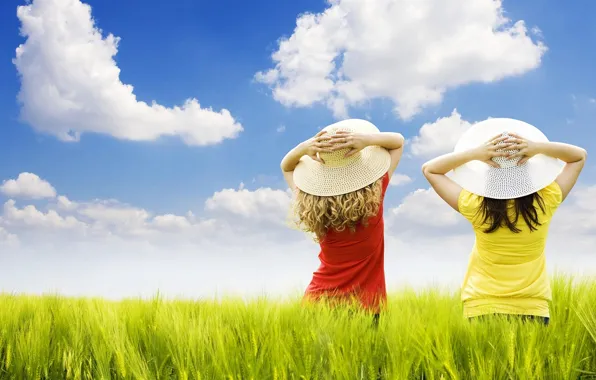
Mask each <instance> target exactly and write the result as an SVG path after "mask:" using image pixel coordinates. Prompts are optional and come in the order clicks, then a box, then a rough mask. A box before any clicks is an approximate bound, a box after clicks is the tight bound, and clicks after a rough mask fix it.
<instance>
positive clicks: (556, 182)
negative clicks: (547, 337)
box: [422, 118, 587, 324]
mask: <svg viewBox="0 0 596 380" xmlns="http://www.w3.org/2000/svg"><path fill="white" fill-rule="evenodd" d="M586 157H587V153H586V151H585V150H584V149H582V148H579V147H576V146H573V145H568V144H562V143H554V142H549V141H548V139H547V138H546V136H544V134H543V133H542V132H540V130H538V129H537V128H535V127H533V126H532V125H530V124H527V123H524V122H522V121H519V120H514V119H504V118H495V119H489V120H486V121H483V122H480V123H477V124H475V125H474V126H473V127H471V128H470V129H469V130H468V131H467V132H466V133H465V134H464V135H463V136H462V137H461V139H460V140H459V142H458V143H457V146H456V147H455V151H454V152H453V153H449V154H446V155H443V156H441V157H438V158H435V159H433V160H431V161H429V162H427V163H425V164H424V165H423V167H422V170H423V173H424V176H425V177H426V178H427V179H428V181H429V182H430V184H431V186H432V187H433V188H434V189H435V191H436V192H437V194H438V195H439V196H440V197H441V198H442V199H443V200H444V201H445V202H447V203H448V204H449V205H450V206H451V207H453V208H454V209H455V210H456V211H458V212H459V213H461V214H462V215H463V216H464V217H465V218H466V219H467V220H468V221H469V222H470V223H471V224H472V226H473V228H474V233H475V235H476V241H475V244H474V248H473V249H472V253H471V255H470V259H469V264H468V269H467V273H466V275H465V278H464V281H463V284H462V296H461V297H462V301H463V306H464V315H465V317H467V318H473V317H478V316H482V315H488V314H501V315H503V314H505V315H518V316H525V317H526V318H530V319H541V320H543V321H544V322H545V323H547V324H548V321H549V317H550V315H549V301H550V300H551V289H550V284H549V277H548V274H547V271H546V265H545V257H544V247H545V244H546V238H547V235H548V229H549V225H550V222H551V219H552V217H553V214H554V213H555V211H556V210H557V208H558V207H559V205H560V204H561V202H563V200H564V199H565V198H566V197H567V195H568V194H569V192H570V191H571V189H572V188H573V186H574V185H575V183H576V181H577V178H578V177H579V174H580V172H581V170H582V169H583V166H584V162H585V160H586ZM451 171H453V172H452V174H451V175H450V176H447V175H446V174H447V173H449V172H451Z"/></svg>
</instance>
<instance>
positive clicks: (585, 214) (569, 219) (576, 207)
mask: <svg viewBox="0 0 596 380" xmlns="http://www.w3.org/2000/svg"><path fill="white" fill-rule="evenodd" d="M594 199H596V185H592V186H581V185H579V186H576V188H575V189H573V190H572V191H571V193H570V195H569V197H568V198H567V199H566V200H565V202H564V203H563V205H561V209H560V210H558V212H557V214H556V216H555V217H556V219H555V220H557V222H556V223H553V224H554V226H553V227H552V230H553V231H554V232H555V233H561V234H565V235H567V236H574V235H584V236H592V237H594V236H596V203H594Z"/></svg>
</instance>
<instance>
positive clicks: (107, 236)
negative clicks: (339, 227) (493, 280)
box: [0, 186, 596, 298]
mask: <svg viewBox="0 0 596 380" xmlns="http://www.w3.org/2000/svg"><path fill="white" fill-rule="evenodd" d="M595 196H596V186H591V187H588V186H584V187H577V188H576V189H574V191H573V192H572V194H571V196H570V197H569V199H568V200H567V201H566V202H565V204H564V206H563V207H562V209H561V210H560V211H559V213H558V215H557V216H556V220H555V221H553V226H552V232H553V233H552V234H551V237H550V238H549V244H548V252H549V253H548V256H549V261H548V262H549V268H550V269H551V270H557V269H564V270H566V271H567V272H569V273H573V272H584V273H596V259H594V257H593V256H594V255H593V254H592V253H593V245H594V244H596V238H594V236H596V219H595V218H594V215H596V212H595V211H596V209H595V206H594V204H593V202H592V201H591V200H592V199H594V197H595ZM63 197H64V198H56V199H53V200H48V201H47V204H45V205H43V204H40V205H38V207H35V206H33V205H24V206H21V205H19V206H18V207H17V205H16V202H15V201H12V200H11V201H8V202H6V204H5V206H4V212H3V213H2V214H1V215H0V247H1V248H0V260H1V262H2V264H3V265H1V266H0V289H2V291H7V292H28V293H42V292H47V291H50V290H51V291H57V292H59V293H61V294H65V295H83V296H89V295H97V296H102V297H110V298H120V297H137V296H143V297H149V296H153V295H154V294H155V293H156V292H157V291H158V290H159V292H160V294H161V295H164V296H167V297H180V296H184V297H219V296H223V295H226V294H228V293H232V294H234V295H240V296H245V297H253V296H261V295H263V294H266V295H268V296H285V297H290V296H291V297H293V296H300V294H301V293H302V291H303V290H304V287H305V286H306V285H307V284H308V281H309V280H310V278H311V276H312V272H313V271H314V270H316V268H317V265H318V264H319V262H318V259H317V253H318V252H319V247H318V246H317V245H316V244H315V243H313V242H312V241H310V240H309V238H308V237H306V236H304V235H303V234H301V233H300V232H298V231H292V230H291V229H289V228H287V227H286V226H284V225H283V222H284V220H285V217H286V212H287V207H288V206H289V203H290V192H289V191H283V190H276V189H271V188H259V189H256V190H252V191H251V190H248V189H245V188H244V187H242V188H241V189H239V190H234V189H227V190H222V191H221V192H217V193H215V194H214V195H213V196H212V197H210V198H209V199H208V200H207V201H206V202H205V209H206V210H204V213H202V215H195V214H194V213H192V212H190V211H189V212H187V213H185V214H184V215H177V214H174V213H164V214H160V215H154V213H152V212H151V211H148V210H145V209H143V208H139V207H136V206H134V205H127V204H123V203H120V202H117V201H114V200H93V201H76V202H74V201H71V200H68V198H66V196H63ZM66 200H68V202H66ZM40 203H41V202H40ZM61 205H62V206H61ZM64 205H69V207H63V206H64ZM386 211H387V213H386V222H387V224H386V261H385V267H386V274H387V276H386V277H387V287H388V289H389V290H390V291H391V290H394V289H396V288H398V287H399V286H402V285H410V286H416V287H418V286H430V285H440V286H449V289H450V290H454V289H456V288H457V286H458V284H459V282H460V281H461V279H462V277H463V273H464V271H465V268H466V264H467V257H468V255H469V252H470V250H471V247H472V244H473V241H474V238H473V234H472V231H471V228H470V226H469V225H468V224H467V222H466V221H465V220H464V219H463V217H461V216H460V215H458V214H457V213H456V212H455V211H453V210H451V209H450V208H449V206H447V205H446V204H445V203H444V202H443V201H442V200H440V198H439V197H438V196H437V195H436V194H435V193H434V192H433V191H432V190H428V189H420V190H417V191H415V192H413V193H411V194H409V195H408V196H406V197H405V198H404V200H403V201H402V204H401V205H400V206H399V207H397V208H395V209H387V210H386ZM19 240H20V242H21V243H20V246H19ZM9 241H12V246H11V245H10V244H8V242H9ZM7 247H8V249H7ZM15 269H16V270H15ZM106 278H110V281H106V280H105V279H106Z"/></svg>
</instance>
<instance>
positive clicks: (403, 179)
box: [389, 173, 413, 186]
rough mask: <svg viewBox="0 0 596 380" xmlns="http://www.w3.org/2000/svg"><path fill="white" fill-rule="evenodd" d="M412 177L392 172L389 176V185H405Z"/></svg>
mask: <svg viewBox="0 0 596 380" xmlns="http://www.w3.org/2000/svg"><path fill="white" fill-rule="evenodd" d="M412 181H413V180H412V178H410V177H409V176H407V175H405V174H400V173H394V174H393V175H392V176H391V181H389V185H391V186H402V185H407V184H408V183H410V182H412Z"/></svg>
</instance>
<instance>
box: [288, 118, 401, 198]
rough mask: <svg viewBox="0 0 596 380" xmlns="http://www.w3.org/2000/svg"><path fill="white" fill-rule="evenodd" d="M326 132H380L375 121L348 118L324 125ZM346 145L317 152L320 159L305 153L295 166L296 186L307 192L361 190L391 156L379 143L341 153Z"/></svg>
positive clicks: (384, 169) (385, 168)
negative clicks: (348, 154)
mask: <svg viewBox="0 0 596 380" xmlns="http://www.w3.org/2000/svg"><path fill="white" fill-rule="evenodd" d="M323 130H324V131H326V132H327V134H328V135H329V136H332V135H334V134H335V133H337V132H338V131H349V132H352V133H368V134H372V133H380V132H379V129H378V128H377V127H375V125H374V124H372V123H370V122H368V121H366V120H361V119H348V120H343V121H340V122H337V123H334V124H331V125H329V126H327V127H325V128H324V129H323ZM348 151H349V149H342V150H338V151H336V152H332V153H319V157H320V158H322V159H323V161H325V163H324V164H323V163H320V162H317V161H315V160H313V159H312V158H310V157H308V156H304V157H302V158H301V159H300V162H299V163H298V166H296V169H295V170H294V183H295V184H296V187H298V188H299V189H300V190H302V191H303V192H305V193H307V194H312V195H319V196H334V195H341V194H347V193H350V192H352V191H356V190H360V189H362V188H364V187H366V186H368V185H370V184H371V183H373V182H375V181H376V180H378V179H379V178H381V177H382V176H383V175H384V174H385V173H387V171H388V170H389V166H390V165H391V156H390V155H389V152H388V151H387V150H386V149H385V148H382V147H380V146H367V147H366V148H364V149H362V150H361V151H360V152H358V153H356V154H354V155H352V156H350V157H347V158H346V157H344V156H345V154H346V153H347V152H348Z"/></svg>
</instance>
